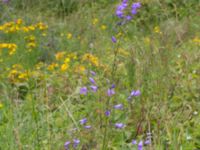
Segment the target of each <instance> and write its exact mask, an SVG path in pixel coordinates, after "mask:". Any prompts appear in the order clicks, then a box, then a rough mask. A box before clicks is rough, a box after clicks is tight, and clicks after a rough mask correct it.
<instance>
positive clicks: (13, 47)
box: [0, 43, 17, 55]
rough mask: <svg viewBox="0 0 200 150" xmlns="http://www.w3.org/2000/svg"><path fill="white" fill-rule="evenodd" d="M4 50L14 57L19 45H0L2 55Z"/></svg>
mask: <svg viewBox="0 0 200 150" xmlns="http://www.w3.org/2000/svg"><path fill="white" fill-rule="evenodd" d="M2 49H8V54H9V55H13V54H14V53H15V52H16V49H17V45H16V44H14V43H0V54H1V50H2Z"/></svg>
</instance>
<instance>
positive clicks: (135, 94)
mask: <svg viewBox="0 0 200 150" xmlns="http://www.w3.org/2000/svg"><path fill="white" fill-rule="evenodd" d="M140 95H141V92H140V90H136V91H135V90H133V91H132V92H131V96H140Z"/></svg>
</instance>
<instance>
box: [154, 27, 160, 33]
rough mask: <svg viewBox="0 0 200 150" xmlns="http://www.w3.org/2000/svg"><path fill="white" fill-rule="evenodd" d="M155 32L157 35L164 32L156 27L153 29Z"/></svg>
mask: <svg viewBox="0 0 200 150" xmlns="http://www.w3.org/2000/svg"><path fill="white" fill-rule="evenodd" d="M153 31H154V32H155V33H159V34H162V32H161V31H160V27H159V26H155V27H154V29H153Z"/></svg>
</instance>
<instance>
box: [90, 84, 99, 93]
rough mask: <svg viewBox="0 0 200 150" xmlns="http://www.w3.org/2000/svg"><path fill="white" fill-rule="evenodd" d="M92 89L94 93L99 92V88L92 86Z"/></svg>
mask: <svg viewBox="0 0 200 150" xmlns="http://www.w3.org/2000/svg"><path fill="white" fill-rule="evenodd" d="M90 88H91V90H92V91H93V92H97V90H98V87H97V86H95V85H91V86H90Z"/></svg>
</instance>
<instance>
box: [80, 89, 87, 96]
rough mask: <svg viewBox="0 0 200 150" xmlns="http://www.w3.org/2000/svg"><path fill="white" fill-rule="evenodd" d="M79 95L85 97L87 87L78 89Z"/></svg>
mask: <svg viewBox="0 0 200 150" xmlns="http://www.w3.org/2000/svg"><path fill="white" fill-rule="evenodd" d="M80 94H82V95H86V94H87V87H82V88H80Z"/></svg>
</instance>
